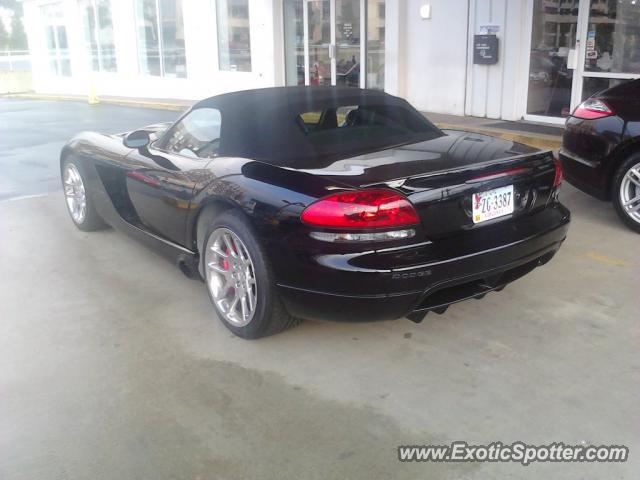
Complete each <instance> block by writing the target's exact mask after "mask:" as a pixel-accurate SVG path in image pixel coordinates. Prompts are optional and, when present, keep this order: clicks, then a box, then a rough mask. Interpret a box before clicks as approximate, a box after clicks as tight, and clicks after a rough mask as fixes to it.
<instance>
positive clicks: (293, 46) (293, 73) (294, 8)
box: [283, 0, 304, 85]
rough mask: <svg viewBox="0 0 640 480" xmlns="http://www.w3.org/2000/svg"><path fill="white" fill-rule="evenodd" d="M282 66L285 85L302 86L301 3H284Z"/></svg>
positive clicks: (302, 37)
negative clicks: (283, 56) (283, 67)
mask: <svg viewBox="0 0 640 480" xmlns="http://www.w3.org/2000/svg"><path fill="white" fill-rule="evenodd" d="M283 13H284V54H285V58H284V66H285V77H286V79H285V83H286V84H287V85H304V21H303V18H302V2H301V1H300V0H285V2H284V12H283Z"/></svg>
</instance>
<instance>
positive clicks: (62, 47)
mask: <svg viewBox="0 0 640 480" xmlns="http://www.w3.org/2000/svg"><path fill="white" fill-rule="evenodd" d="M41 8H42V17H43V20H44V28H45V37H46V42H47V50H48V55H49V68H50V69H51V73H53V74H54V75H59V76H64V77H69V76H71V60H70V58H69V44H68V42H67V28H66V27H65V25H64V20H63V12H62V4H60V3H55V4H50V5H44V6H42V7H41Z"/></svg>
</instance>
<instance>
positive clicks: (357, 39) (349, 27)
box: [334, 0, 362, 87]
mask: <svg viewBox="0 0 640 480" xmlns="http://www.w3.org/2000/svg"><path fill="white" fill-rule="evenodd" d="M335 11H336V28H335V42H334V43H335V46H336V47H335V54H336V55H335V56H336V70H335V82H334V85H343V86H347V87H359V86H360V51H361V47H360V43H361V40H362V38H361V35H360V0H335Z"/></svg>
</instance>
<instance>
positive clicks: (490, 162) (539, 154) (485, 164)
mask: <svg viewBox="0 0 640 480" xmlns="http://www.w3.org/2000/svg"><path fill="white" fill-rule="evenodd" d="M545 156H549V158H550V159H553V151H552V150H541V151H539V152H535V153H523V154H521V155H515V156H513V157H505V158H500V159H498V160H487V161H486V162H480V163H474V164H472V165H467V166H464V167H458V168H446V169H442V170H436V171H435V172H429V173H424V174H420V175H411V176H410V177H400V178H394V179H391V180H384V181H381V182H371V183H367V184H363V185H360V187H359V188H367V187H373V186H376V185H377V186H379V185H384V184H386V185H388V186H390V185H389V184H391V186H392V185H394V184H395V185H396V186H397V185H402V184H404V182H405V181H407V180H418V179H420V180H421V179H424V178H430V177H437V176H440V175H442V174H445V173H454V174H455V173H462V172H466V171H469V170H475V169H482V168H487V167H493V166H495V165H500V164H504V163H507V164H508V163H511V162H517V161H518V160H521V159H524V158H540V157H545ZM392 188H393V187H392Z"/></svg>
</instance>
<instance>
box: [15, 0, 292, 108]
mask: <svg viewBox="0 0 640 480" xmlns="http://www.w3.org/2000/svg"><path fill="white" fill-rule="evenodd" d="M47 3H51V2H50V1H39V0H31V1H25V3H24V13H25V27H26V30H27V35H28V38H29V45H30V49H31V53H32V55H33V59H34V62H33V74H34V75H33V76H34V90H35V91H36V92H43V93H55V94H88V93H89V92H90V91H91V89H92V87H93V88H95V90H96V91H97V93H98V94H99V95H114V96H131V97H148V98H176V99H198V98H203V97H206V96H211V95H215V94H218V93H223V92H228V91H231V90H240V89H246V88H258V87H266V86H272V85H274V84H275V83H276V66H277V65H279V63H278V62H279V58H278V57H279V55H280V53H279V54H278V55H276V54H275V50H274V49H275V43H274V41H273V40H270V41H264V39H274V37H275V36H276V34H275V33H274V25H276V24H277V22H274V9H273V2H272V1H271V0H249V16H250V19H251V53H252V55H251V60H252V71H251V72H231V71H220V70H219V69H218V56H217V55H218V54H217V52H218V43H217V42H218V40H217V29H216V16H215V2H214V0H184V1H183V14H184V31H185V48H186V56H187V77H188V78H170V77H157V76H151V75H142V74H140V73H139V69H138V52H137V39H136V29H135V16H134V8H133V2H130V1H112V2H111V7H112V12H113V18H114V22H113V28H114V37H115V45H116V56H117V62H118V71H117V73H106V72H100V73H98V72H92V71H91V70H90V69H89V61H88V58H87V55H86V52H85V48H84V32H83V23H82V18H81V12H80V9H79V7H78V2H77V1H76V0H63V2H62V3H63V11H64V16H65V24H66V27H67V36H68V42H69V49H70V55H71V71H72V76H71V77H67V78H65V77H57V76H55V75H52V74H51V72H50V69H49V64H48V57H47V51H46V39H45V29H44V23H43V16H42V11H41V8H40V7H41V6H42V5H45V4H47Z"/></svg>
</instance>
